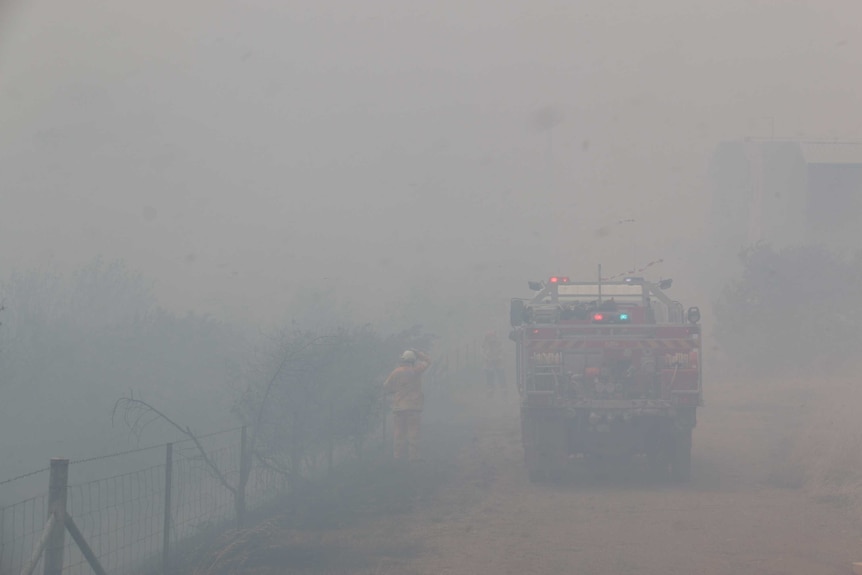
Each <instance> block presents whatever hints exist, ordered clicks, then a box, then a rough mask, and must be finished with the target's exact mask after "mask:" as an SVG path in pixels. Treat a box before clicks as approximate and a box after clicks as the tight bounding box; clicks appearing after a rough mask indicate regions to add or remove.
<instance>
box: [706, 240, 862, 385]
mask: <svg viewBox="0 0 862 575" xmlns="http://www.w3.org/2000/svg"><path fill="white" fill-rule="evenodd" d="M741 259H742V264H743V271H742V277H741V278H740V279H738V280H736V281H734V282H732V283H730V284H729V285H728V286H726V287H725V289H724V290H723V292H722V295H721V296H720V297H719V299H718V301H717V302H715V322H716V331H715V334H716V340H717V341H718V343H719V345H721V346H722V348H723V349H724V351H725V352H726V353H727V354H728V356H729V357H730V359H732V360H733V361H735V362H737V363H739V364H740V365H741V366H744V367H745V368H747V369H749V370H754V371H756V372H761V373H762V372H773V373H783V372H792V371H796V370H800V369H803V370H804V369H806V368H809V367H813V366H815V365H817V366H818V367H819V368H823V367H824V366H837V365H840V364H842V363H843V361H844V360H845V359H846V358H848V357H852V355H853V354H855V353H856V349H857V347H858V345H859V343H860V339H862V338H860V335H862V332H860V325H862V324H860V321H862V313H860V312H862V306H860V302H859V294H860V293H862V259H860V257H859V256H857V257H855V258H844V257H841V256H840V255H838V254H836V253H833V252H830V251H828V250H827V249H825V248H821V247H812V246H802V247H791V248H785V249H782V250H780V251H776V250H775V249H773V248H772V247H771V246H768V245H758V246H755V247H753V248H751V249H749V250H746V251H745V252H744V253H743V254H742V255H741Z"/></svg>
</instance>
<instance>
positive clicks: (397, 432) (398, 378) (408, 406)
mask: <svg viewBox="0 0 862 575" xmlns="http://www.w3.org/2000/svg"><path fill="white" fill-rule="evenodd" d="M429 365H431V358H430V357H428V356H427V355H426V354H424V353H422V352H421V351H417V350H415V349H408V350H407V351H405V352H404V353H402V354H401V359H400V360H399V362H398V366H397V367H396V368H395V369H394V370H392V373H390V374H389V377H387V378H386V381H385V382H384V383H383V391H384V393H386V394H387V395H391V396H392V415H393V426H392V427H393V429H392V435H393V439H394V440H395V441H394V442H395V459H404V457H405V456H406V457H407V459H409V460H416V459H419V426H420V423H421V421H422V401H423V396H422V373H423V372H424V371H425V370H426V369H428V366H429Z"/></svg>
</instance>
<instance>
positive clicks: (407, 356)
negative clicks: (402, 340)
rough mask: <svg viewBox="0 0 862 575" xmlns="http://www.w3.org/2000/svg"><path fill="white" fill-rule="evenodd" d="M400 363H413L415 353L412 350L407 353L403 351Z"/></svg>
mask: <svg viewBox="0 0 862 575" xmlns="http://www.w3.org/2000/svg"><path fill="white" fill-rule="evenodd" d="M401 361H403V362H404V363H413V362H415V361H416V353H414V352H413V351H412V350H409V349H408V350H407V351H405V352H404V353H402V354H401Z"/></svg>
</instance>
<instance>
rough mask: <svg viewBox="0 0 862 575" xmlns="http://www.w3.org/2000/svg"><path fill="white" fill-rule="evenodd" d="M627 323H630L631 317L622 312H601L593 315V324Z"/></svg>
mask: <svg viewBox="0 0 862 575" xmlns="http://www.w3.org/2000/svg"><path fill="white" fill-rule="evenodd" d="M629 321H631V317H630V316H629V314H627V313H626V312H624V311H621V312H607V311H602V312H596V313H594V314H593V323H628V322H629Z"/></svg>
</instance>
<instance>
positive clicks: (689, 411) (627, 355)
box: [510, 276, 702, 481]
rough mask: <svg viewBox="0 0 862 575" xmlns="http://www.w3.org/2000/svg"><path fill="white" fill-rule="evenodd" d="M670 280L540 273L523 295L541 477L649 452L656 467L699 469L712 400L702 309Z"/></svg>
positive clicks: (522, 346) (522, 330) (530, 416)
mask: <svg viewBox="0 0 862 575" xmlns="http://www.w3.org/2000/svg"><path fill="white" fill-rule="evenodd" d="M670 285H671V281H670V280H664V281H662V282H659V283H657V284H656V283H651V282H649V281H646V280H645V279H643V278H634V277H633V278H626V279H625V280H623V281H616V282H602V281H593V282H586V283H585V282H573V281H569V278H567V277H561V276H555V277H551V278H550V279H549V280H548V281H547V282H544V281H542V282H530V287H531V289H533V290H534V291H536V292H537V293H536V294H535V295H534V296H533V297H532V298H529V299H513V300H512V302H511V310H510V312H511V313H510V315H511V324H512V327H513V328H514V329H513V331H512V332H511V334H510V338H511V339H512V340H513V341H514V342H515V345H516V362H515V363H516V370H517V383H518V389H519V391H520V395H521V435H522V440H523V446H524V456H525V463H526V466H527V470H528V472H529V475H530V478H531V480H539V479H543V478H547V477H550V476H554V475H556V474H559V473H561V472H563V471H564V470H565V469H566V468H568V467H569V466H570V464H572V463H573V462H577V461H582V460H616V459H626V460H627V459H630V458H632V457H635V456H637V457H641V456H642V457H644V458H645V460H646V463H647V465H648V466H649V467H650V468H651V469H652V470H653V471H654V472H656V473H661V474H670V475H671V476H672V477H673V478H675V479H677V480H681V481H686V480H688V479H689V477H690V474H691V445H692V443H691V439H692V430H693V429H694V427H695V424H696V422H697V416H696V414H697V408H698V407H699V406H700V405H701V404H702V387H701V330H700V325H699V323H698V322H699V321H700V311H699V310H698V308H696V307H692V308H689V309H688V310H687V311H686V310H685V309H684V308H683V306H682V304H680V303H679V302H677V301H674V300H672V299H671V298H669V297H668V296H667V295H666V294H665V293H664V291H665V290H667V289H669V288H670Z"/></svg>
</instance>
